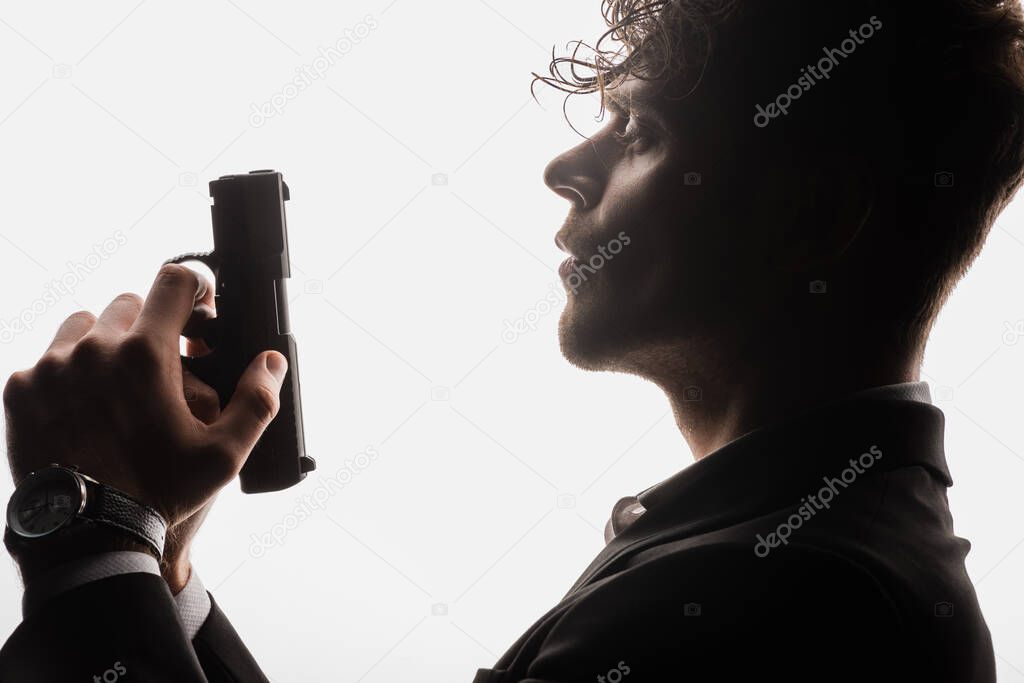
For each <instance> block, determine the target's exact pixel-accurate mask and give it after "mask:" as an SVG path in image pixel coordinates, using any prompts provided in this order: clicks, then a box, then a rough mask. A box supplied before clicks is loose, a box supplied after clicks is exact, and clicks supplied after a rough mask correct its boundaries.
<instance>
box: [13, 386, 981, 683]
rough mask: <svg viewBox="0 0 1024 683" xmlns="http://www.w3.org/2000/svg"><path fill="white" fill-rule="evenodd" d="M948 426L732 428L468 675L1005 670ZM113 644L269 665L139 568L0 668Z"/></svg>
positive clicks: (95, 652) (85, 597) (78, 660)
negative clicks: (956, 515) (977, 569)
mask: <svg viewBox="0 0 1024 683" xmlns="http://www.w3.org/2000/svg"><path fill="white" fill-rule="evenodd" d="M942 437H943V415H942V412H941V411H940V410H938V409H937V408H935V407H933V406H931V405H928V404H924V403H918V402H913V401H903V400H893V399H868V398H860V399H848V400H844V401H838V402H835V403H832V404H829V405H826V406H822V407H820V408H817V409H815V410H813V411H810V412H807V413H804V414H802V415H800V416H798V417H796V418H794V419H792V420H789V421H787V422H785V423H782V424H778V425H775V426H773V427H770V428H767V429H763V430H758V431H756V432H753V433H751V434H748V435H746V436H744V437H742V438H740V439H738V440H736V441H734V442H732V443H731V444H729V445H727V446H726V447H724V448H723V449H721V450H719V451H717V452H716V453H714V454H712V455H710V456H708V457H706V458H704V459H703V460H701V461H699V462H697V463H695V464H693V465H691V466H690V467H688V468H686V469H684V470H683V471H681V472H680V473H678V474H677V475H675V476H674V477H672V478H671V479H669V480H667V481H666V482H663V483H662V484H660V485H658V486H657V487H654V488H653V489H650V490H648V491H646V492H644V494H641V496H640V499H641V502H642V503H643V504H644V506H645V507H646V508H647V512H646V513H644V514H643V515H642V516H641V517H640V518H639V520H638V521H636V522H635V523H633V524H632V525H631V526H629V527H628V528H627V529H625V531H623V532H622V533H620V534H619V535H618V536H616V537H615V538H614V539H613V540H612V541H611V543H609V544H608V545H607V547H606V548H605V549H604V550H603V551H602V552H601V553H600V554H599V555H598V556H597V558H596V559H595V560H594V561H593V562H592V563H591V565H590V566H589V567H588V568H587V570H586V571H585V572H584V573H583V575H582V576H581V577H580V579H579V580H578V581H577V582H576V584H575V585H574V586H573V587H572V588H571V589H570V591H569V592H568V593H567V594H566V596H565V597H564V598H563V599H562V601H561V602H559V604H557V605H556V606H555V607H553V608H552V609H551V610H550V611H549V612H548V613H547V614H545V615H544V616H543V617H541V618H540V619H539V620H538V621H537V622H536V623H535V624H534V625H533V626H532V627H531V628H530V629H529V630H528V631H527V632H526V633H525V634H523V635H522V637H520V638H519V640H518V641H517V642H516V643H515V644H514V645H513V646H512V647H511V648H510V649H509V650H508V652H506V654H505V655H504V656H503V657H502V658H501V659H500V660H499V661H498V662H497V664H496V665H495V667H494V668H493V669H481V670H479V671H478V672H477V674H476V677H475V678H474V679H473V680H474V683H512V682H517V683H542V682H546V683H556V682H558V683H570V682H577V681H578V682H580V683H583V682H586V683H592V682H594V681H598V683H621V682H622V681H626V683H633V682H640V681H681V680H692V681H744V682H746V681H771V680H786V681H855V680H856V681H897V680H898V681H950V682H961V681H962V682H964V683H966V682H968V681H970V682H971V683H988V682H990V681H994V680H995V663H994V655H993V651H992V644H991V639H990V637H989V632H988V629H987V627H986V625H985V621H984V619H983V618H982V615H981V611H980V609H979V607H978V602H977V598H976V596H975V593H974V589H973V586H972V585H971V582H970V580H969V579H968V577H967V573H966V571H965V568H964V557H965V556H966V554H967V552H968V550H969V548H970V544H969V543H968V542H967V541H966V540H964V539H961V538H958V537H956V536H955V535H954V533H953V525H952V520H951V517H950V514H949V508H948V504H947V500H946V488H947V487H948V486H950V485H951V481H950V477H949V472H948V470H947V467H946V462H945V456H944V453H943V447H942ZM864 454H868V455H865V456H864V458H863V459H862V458H861V456H862V455H864ZM873 454H881V457H877V459H875V455H873ZM851 459H853V460H854V462H855V463H856V465H859V467H857V466H855V464H854V463H851ZM865 463H867V464H865ZM825 489H829V490H830V491H831V494H829V493H825ZM811 496H814V499H813V500H812V499H811V498H810V497H811ZM826 499H827V500H826ZM815 501H816V502H815ZM826 502H827V506H826V504H825V503H826ZM781 536H785V537H786V539H785V543H783V542H781V540H780V538H781ZM761 540H764V543H763V544H760V543H761ZM759 544H760V545H759ZM540 561H543V558H540ZM439 656H443V655H439ZM115 661H117V662H121V663H122V665H123V666H124V667H125V668H126V669H127V671H128V672H129V673H128V675H130V676H132V678H131V680H138V681H177V682H188V681H218V682H220V681H232V682H245V683H249V682H250V681H265V680H266V679H265V677H264V676H263V674H262V673H261V672H260V670H259V667H258V666H257V664H256V663H255V661H254V660H253V658H252V656H251V655H250V653H249V652H248V650H247V649H246V648H245V646H244V645H243V644H242V642H241V641H240V639H239V638H238V635H237V634H236V633H235V631H234V629H233V628H232V627H231V625H230V623H229V622H228V621H227V619H226V618H225V617H224V615H223V614H222V613H221V611H220V610H219V608H217V607H216V605H214V608H213V611H212V613H211V615H210V618H209V620H208V621H207V622H206V623H205V624H204V625H203V628H202V630H201V631H200V632H199V634H198V636H197V637H196V639H195V641H193V642H192V643H189V642H187V641H186V639H185V637H184V635H183V633H182V629H181V624H180V622H179V620H178V617H177V612H176V610H175V606H174V603H173V600H172V598H171V595H170V593H169V592H168V590H167V588H166V587H165V585H164V584H163V583H162V582H161V581H160V580H159V579H158V578H157V577H154V576H149V575H142V574H134V575H124V576H118V577H113V578H110V579H105V580H102V581H99V582H96V583H93V584H88V585H86V586H83V587H81V588H78V589H75V590H73V591H70V592H68V593H66V594H64V595H62V596H59V597H58V598H56V599H54V601H53V602H51V603H49V604H48V605H46V606H45V607H44V608H43V609H42V610H41V611H40V612H39V613H36V614H33V615H32V616H31V617H30V618H28V619H27V620H26V621H24V622H23V623H22V624H21V625H20V626H19V627H18V629H17V630H16V632H15V633H14V634H13V635H12V636H11V638H10V639H9V640H8V641H7V643H6V644H5V645H4V647H3V650H2V651H0V680H2V681H19V682H22V681H26V682H27V681H47V682H51V681H74V680H90V678H91V676H92V675H94V674H96V673H101V672H102V671H103V670H105V669H108V668H110V667H111V666H112V665H113V663H114V662H115ZM467 679H468V676H467Z"/></svg>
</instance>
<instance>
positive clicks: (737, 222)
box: [545, 79, 772, 371]
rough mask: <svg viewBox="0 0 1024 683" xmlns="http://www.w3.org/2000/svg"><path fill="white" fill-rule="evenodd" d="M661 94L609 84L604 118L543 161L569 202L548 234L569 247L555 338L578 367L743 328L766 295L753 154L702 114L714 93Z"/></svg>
mask: <svg viewBox="0 0 1024 683" xmlns="http://www.w3.org/2000/svg"><path fill="white" fill-rule="evenodd" d="M661 92H662V91H661V89H660V88H659V87H658V86H657V85H655V84H652V83H649V82H645V81H640V80H635V79H630V80H627V81H625V82H624V83H623V84H622V85H620V86H618V87H617V88H615V89H613V90H610V91H608V92H607V93H606V97H607V102H608V105H607V106H608V111H609V113H610V118H609V120H608V122H607V125H606V126H605V127H604V128H603V129H602V130H601V131H600V132H599V133H598V134H597V135H595V136H594V137H592V138H590V139H589V140H587V141H584V142H583V143H582V144H580V145H579V146H577V147H575V148H573V149H570V150H568V151H566V152H565V153H563V154H562V155H560V156H558V157H557V158H555V159H554V160H553V161H551V163H550V164H549V165H548V167H547V169H546V170H545V182H546V183H547V185H548V186H549V187H550V188H551V189H552V190H553V191H554V192H556V193H557V194H559V195H561V196H563V197H565V198H566V199H569V200H570V201H571V202H572V207H571V209H570V213H569V216H568V218H567V219H566V222H565V225H564V227H563V228H562V229H561V230H560V231H559V232H558V234H557V236H556V242H557V243H558V245H559V247H560V248H562V249H563V250H564V251H566V252H567V253H569V254H570V255H571V257H570V259H569V260H567V261H566V262H565V263H563V264H562V267H561V268H560V273H561V275H562V279H563V282H564V283H565V286H566V290H567V295H568V297H567V298H568V301H567V303H566V307H565V310H564V312H563V314H562V317H561V320H560V324H559V337H560V341H561V345H562V351H563V353H564V354H565V355H566V357H567V358H568V359H569V360H570V361H571V362H573V363H575V364H577V365H580V366H581V367H585V368H589V369H622V370H632V371H636V370H642V369H643V366H645V365H649V364H650V363H651V362H655V363H656V362H658V361H657V358H656V356H657V355H658V353H657V352H658V351H659V350H661V351H663V350H664V349H665V348H666V347H671V348H673V349H678V348H679V347H680V346H681V345H682V346H683V347H685V344H686V342H687V340H691V339H697V338H703V339H706V338H708V337H709V336H712V335H721V334H722V333H723V330H724V329H731V330H735V328H736V327H737V324H738V325H739V327H742V325H743V321H744V320H745V319H749V317H750V316H748V315H747V314H746V312H745V311H747V310H753V306H754V300H755V299H757V298H758V297H759V296H761V294H763V292H759V291H758V290H759V287H762V286H763V285H764V284H765V283H764V278H765V274H764V271H765V270H766V268H765V267H764V265H763V264H766V263H770V262H771V261H772V258H771V255H770V254H767V255H766V254H765V253H764V249H765V248H766V244H768V243H769V242H767V240H765V239H763V238H764V237H765V235H763V234H762V233H763V232H770V231H761V230H759V229H758V228H760V227H761V226H758V225H756V224H755V223H754V221H753V220H752V218H751V216H752V214H755V213H756V209H755V207H754V204H755V202H756V197H757V196H758V195H761V194H763V192H762V191H761V188H754V189H752V188H751V187H750V183H751V182H752V180H756V178H752V177H751V176H756V175H757V171H756V170H755V168H754V164H749V165H748V164H746V163H744V162H742V160H741V159H740V158H739V155H740V154H742V151H743V150H742V149H741V147H742V145H739V144H738V142H737V141H736V136H732V137H727V136H725V135H724V134H723V133H722V132H721V131H722V130H723V129H728V128H729V126H727V125H726V124H725V123H724V122H722V121H717V122H715V118H716V117H715V116H713V115H711V114H710V113H709V112H711V111H713V109H712V108H711V107H710V103H709V101H708V99H709V98H710V97H712V96H713V95H710V94H709V95H706V96H703V97H697V96H693V97H690V98H686V99H682V100H673V99H670V98H668V97H665V96H664V95H662V94H661ZM718 124H720V125H718ZM684 350H685V349H684Z"/></svg>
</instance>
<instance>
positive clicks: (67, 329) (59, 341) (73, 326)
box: [46, 311, 96, 351]
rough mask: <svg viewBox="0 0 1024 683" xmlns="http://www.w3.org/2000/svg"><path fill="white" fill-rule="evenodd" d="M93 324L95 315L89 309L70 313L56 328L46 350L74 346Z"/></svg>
mask: <svg viewBox="0 0 1024 683" xmlns="http://www.w3.org/2000/svg"><path fill="white" fill-rule="evenodd" d="M95 324H96V316H94V315H93V314H92V313H90V312H89V311H78V312H76V313H72V314H71V315H70V316H68V318H67V319H66V320H65V321H64V322H62V323H61V325H60V327H59V328H57V334H55V335H54V336H53V341H51V342H50V346H49V347H47V349H46V350H47V351H56V350H59V349H70V348H72V347H74V345H75V344H76V343H78V340H79V339H81V338H82V337H84V336H85V335H86V333H87V332H88V331H89V330H91V329H92V326H93V325H95Z"/></svg>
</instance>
